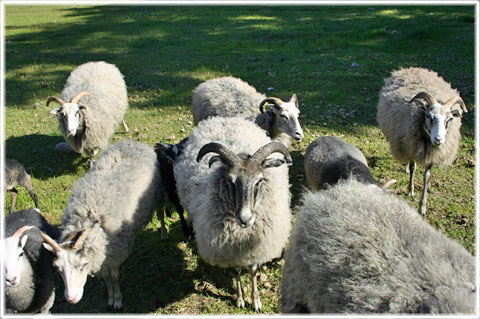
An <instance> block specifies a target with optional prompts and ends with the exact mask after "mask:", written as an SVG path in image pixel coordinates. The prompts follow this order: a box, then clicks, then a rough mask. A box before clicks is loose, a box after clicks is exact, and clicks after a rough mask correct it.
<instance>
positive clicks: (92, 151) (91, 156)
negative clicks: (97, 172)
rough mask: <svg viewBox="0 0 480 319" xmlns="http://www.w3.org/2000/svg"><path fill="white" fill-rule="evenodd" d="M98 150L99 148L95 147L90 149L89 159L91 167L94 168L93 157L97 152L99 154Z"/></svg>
mask: <svg viewBox="0 0 480 319" xmlns="http://www.w3.org/2000/svg"><path fill="white" fill-rule="evenodd" d="M97 152H98V148H94V149H93V150H90V151H88V156H89V159H88V164H89V166H90V168H92V166H93V162H94V161H93V158H94V157H95V154H97Z"/></svg>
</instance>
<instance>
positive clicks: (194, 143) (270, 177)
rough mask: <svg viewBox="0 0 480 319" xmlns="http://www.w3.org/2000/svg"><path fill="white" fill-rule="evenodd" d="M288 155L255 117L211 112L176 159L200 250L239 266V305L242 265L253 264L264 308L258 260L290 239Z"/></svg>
mask: <svg viewBox="0 0 480 319" xmlns="http://www.w3.org/2000/svg"><path fill="white" fill-rule="evenodd" d="M276 153H280V154H276ZM270 155H272V156H271V157H270ZM284 157H285V159H284ZM286 162H287V163H291V157H290V154H289V153H288V150H287V148H286V147H285V146H284V145H283V144H281V143H278V142H271V139H270V138H269V137H267V135H266V134H265V131H264V130H262V129H261V128H259V127H258V126H257V125H255V124H254V123H252V122H250V121H247V120H244V119H241V118H222V117H212V118H210V119H207V120H204V121H202V122H200V123H199V124H198V126H197V127H196V128H194V130H193V133H192V134H191V135H190V136H189V138H188V140H187V141H186V142H185V145H184V147H183V153H182V154H181V155H180V156H179V157H178V158H177V159H176V161H175V163H174V173H175V180H176V181H177V190H178V195H179V197H180V201H181V203H182V205H183V206H184V207H185V208H186V209H187V211H188V216H189V218H191V220H192V223H193V229H194V231H195V238H196V241H197V246H198V252H199V254H200V256H201V257H202V258H203V259H204V260H205V261H206V262H207V263H209V264H211V265H214V266H219V267H224V268H229V267H234V268H236V269H237V277H236V283H237V307H244V306H245V301H244V299H243V295H244V292H243V288H242V286H241V283H240V271H241V269H242V268H249V269H250V270H251V276H252V303H253V305H254V308H255V310H256V311H261V309H262V303H261V301H260V296H259V292H258V288H257V270H258V267H259V266H260V265H262V264H263V263H266V262H268V261H271V260H272V259H274V258H278V257H280V256H281V254H282V250H283V248H284V246H285V244H286V242H287V239H288V236H289V233H290V229H291V212H290V191H289V181H288V168H287V166H286V165H282V164H284V163H286Z"/></svg>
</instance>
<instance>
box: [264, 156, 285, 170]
mask: <svg viewBox="0 0 480 319" xmlns="http://www.w3.org/2000/svg"><path fill="white" fill-rule="evenodd" d="M285 163H286V161H285V160H284V159H281V158H269V159H266V160H265V161H264V162H263V164H262V166H263V168H272V167H279V166H280V165H283V164H285Z"/></svg>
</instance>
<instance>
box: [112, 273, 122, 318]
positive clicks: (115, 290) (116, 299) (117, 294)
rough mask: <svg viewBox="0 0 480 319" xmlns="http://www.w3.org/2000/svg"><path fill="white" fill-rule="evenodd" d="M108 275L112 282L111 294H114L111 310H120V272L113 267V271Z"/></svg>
mask: <svg viewBox="0 0 480 319" xmlns="http://www.w3.org/2000/svg"><path fill="white" fill-rule="evenodd" d="M110 275H111V277H112V281H113V293H114V301H113V308H114V309H120V308H122V307H123V304H122V298H123V296H122V292H121V291H120V282H119V280H118V279H119V277H120V270H119V269H118V267H115V268H114V269H112V270H110Z"/></svg>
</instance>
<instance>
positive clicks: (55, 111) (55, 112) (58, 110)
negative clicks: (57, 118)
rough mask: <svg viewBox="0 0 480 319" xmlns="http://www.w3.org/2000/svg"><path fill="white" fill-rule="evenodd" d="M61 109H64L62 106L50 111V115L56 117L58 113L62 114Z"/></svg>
mask: <svg viewBox="0 0 480 319" xmlns="http://www.w3.org/2000/svg"><path fill="white" fill-rule="evenodd" d="M61 109H62V107H61V106H60V107H57V108H56V109H53V110H51V111H50V114H53V115H55V114H57V113H58V112H60V110H61Z"/></svg>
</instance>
